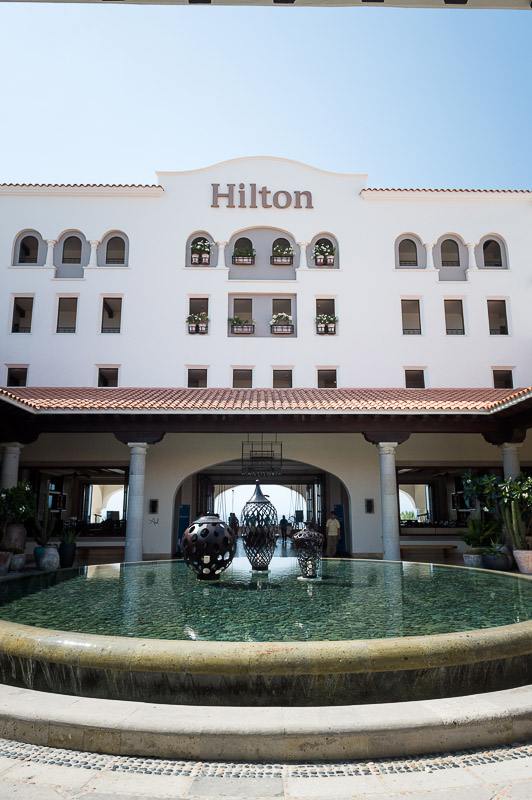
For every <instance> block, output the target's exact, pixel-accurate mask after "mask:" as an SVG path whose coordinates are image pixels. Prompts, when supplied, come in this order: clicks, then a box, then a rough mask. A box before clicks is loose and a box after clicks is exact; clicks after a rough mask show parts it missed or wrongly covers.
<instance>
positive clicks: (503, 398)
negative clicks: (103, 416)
mask: <svg viewBox="0 0 532 800" xmlns="http://www.w3.org/2000/svg"><path fill="white" fill-rule="evenodd" d="M1 397H4V398H5V399H6V400H8V401H9V400H10V401H11V402H14V403H15V404H17V405H18V404H20V405H22V406H24V407H26V408H29V409H32V410H33V411H40V412H55V411H74V412H80V411H127V412H135V411H141V412H142V411H151V412H158V411H160V412H196V411H197V412H202V411H203V412H211V413H212V412H222V413H231V412H239V411H245V412H248V411H251V412H252V411H258V412H263V411H272V412H283V411H285V412H296V413H302V412H303V413H305V412H307V413H317V412H322V413H328V412H343V413H350V412H351V413H375V412H384V413H393V412H396V413H401V412H406V413H410V412H413V413H430V412H437V413H445V412H447V413H460V412H464V413H490V412H492V411H495V410H497V409H499V408H501V407H502V406H505V405H506V404H513V403H515V402H518V401H519V400H523V399H525V398H526V397H532V388H530V389H511V390H503V389H181V388H156V387H155V388H135V387H131V388H126V387H120V388H115V389H110V388H94V387H86V388H85V387H64V388H62V387H60V388H54V387H42V388H41V387H33V386H32V387H26V388H24V389H18V388H17V389H0V398H1Z"/></svg>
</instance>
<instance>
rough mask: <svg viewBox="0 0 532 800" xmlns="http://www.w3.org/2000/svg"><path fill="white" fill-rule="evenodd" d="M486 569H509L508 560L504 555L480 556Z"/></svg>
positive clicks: (489, 554)
mask: <svg viewBox="0 0 532 800" xmlns="http://www.w3.org/2000/svg"><path fill="white" fill-rule="evenodd" d="M482 559H483V561H484V566H485V567H486V569H496V570H499V571H502V570H505V569H509V568H510V559H509V558H508V556H507V555H506V553H497V554H495V553H488V554H484V555H483V556H482Z"/></svg>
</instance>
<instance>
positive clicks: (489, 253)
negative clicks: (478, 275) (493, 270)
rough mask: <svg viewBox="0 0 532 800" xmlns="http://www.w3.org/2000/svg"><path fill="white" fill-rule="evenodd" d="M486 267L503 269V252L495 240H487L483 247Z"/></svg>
mask: <svg viewBox="0 0 532 800" xmlns="http://www.w3.org/2000/svg"><path fill="white" fill-rule="evenodd" d="M482 252H483V254H484V266H485V267H502V265H503V264H502V250H501V246H500V244H499V242H497V241H495V239H487V240H486V241H485V242H484V244H483V245H482Z"/></svg>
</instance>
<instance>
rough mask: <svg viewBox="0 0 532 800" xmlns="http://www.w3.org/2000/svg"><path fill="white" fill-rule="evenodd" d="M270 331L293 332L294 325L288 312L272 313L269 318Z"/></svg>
mask: <svg viewBox="0 0 532 800" xmlns="http://www.w3.org/2000/svg"><path fill="white" fill-rule="evenodd" d="M270 330H271V332H272V333H293V332H294V326H293V324H292V317H291V316H290V314H274V315H273V317H272V318H271V320H270Z"/></svg>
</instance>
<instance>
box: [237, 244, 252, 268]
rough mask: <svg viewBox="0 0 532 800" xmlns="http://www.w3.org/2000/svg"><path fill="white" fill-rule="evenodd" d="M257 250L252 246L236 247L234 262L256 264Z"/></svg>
mask: <svg viewBox="0 0 532 800" xmlns="http://www.w3.org/2000/svg"><path fill="white" fill-rule="evenodd" d="M256 252H257V251H256V250H254V249H253V248H252V247H235V249H234V250H233V264H243V265H245V264H254V263H255V255H256Z"/></svg>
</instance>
